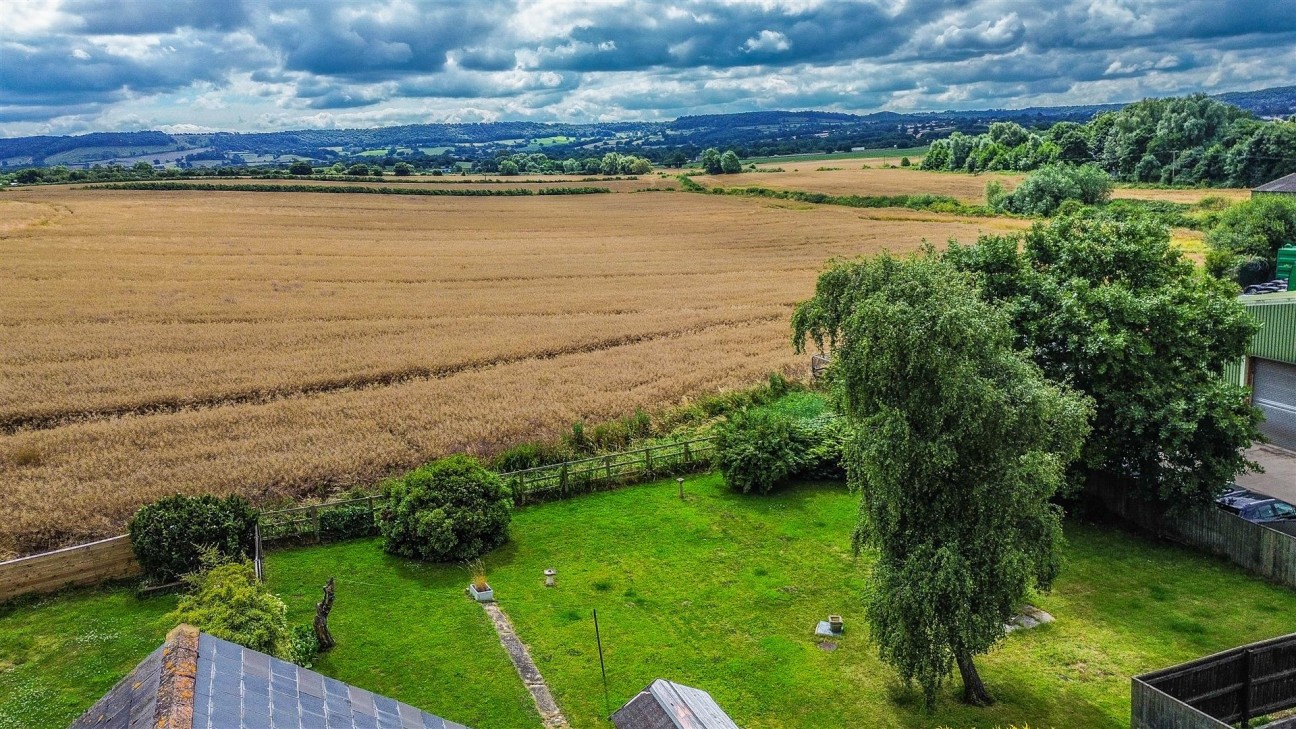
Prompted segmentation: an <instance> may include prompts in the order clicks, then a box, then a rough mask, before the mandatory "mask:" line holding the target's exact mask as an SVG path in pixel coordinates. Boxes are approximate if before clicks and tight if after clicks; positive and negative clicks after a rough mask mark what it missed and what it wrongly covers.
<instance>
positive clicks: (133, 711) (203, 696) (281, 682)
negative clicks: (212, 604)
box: [70, 625, 464, 729]
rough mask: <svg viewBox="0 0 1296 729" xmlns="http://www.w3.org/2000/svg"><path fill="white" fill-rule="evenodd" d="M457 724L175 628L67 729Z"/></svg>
mask: <svg viewBox="0 0 1296 729" xmlns="http://www.w3.org/2000/svg"><path fill="white" fill-rule="evenodd" d="M145 727H147V728H148V729H180V727H183V728H184V729H189V728H190V727H192V729H271V727H273V729H464V727H462V726H461V725H459V724H455V723H454V722H451V721H446V720H445V719H442V718H440V717H438V716H433V715H432V714H429V713H427V712H425V711H421V710H419V709H416V708H414V707H413V706H410V705H409V704H403V703H400V702H399V701H395V700H393V699H389V698H387V697H385V696H379V695H377V694H374V693H371V692H369V691H365V690H364V689H359V688H356V687H355V686H350V685H347V684H345V683H342V682H341V681H338V680H336V679H332V678H328V677H326V676H323V675H321V674H319V673H316V672H314V671H310V670H307V669H305V668H301V667H299V666H295V665H293V664H291V663H288V662H286V661H281V660H279V659H278V658H274V657H272V656H268V655H266V654H264V653H259V652H257V651H254V650H249V649H247V648H244V647H242V646H239V645H236V644H234V643H230V642H229V641H226V640H221V639H220V638H214V637H212V636H210V635H207V634H206V633H200V632H199V631H197V630H196V629H194V628H191V627H189V626H186V625H182V626H180V627H178V628H176V629H175V630H173V631H171V633H170V634H169V635H168V636H167V642H166V643H165V644H163V646H162V647H161V648H158V649H157V650H156V651H154V652H153V653H151V654H150V655H149V657H148V658H145V659H144V660H143V661H142V662H141V663H140V664H139V665H138V666H136V667H135V670H133V671H131V673H130V675H128V676H127V677H126V678H124V679H122V681H121V682H119V683H118V684H117V685H116V686H114V687H113V688H112V690H110V691H109V692H108V693H107V694H106V695H105V696H104V697H103V698H102V699H100V700H99V701H98V702H97V703H96V704H95V705H94V706H93V707H91V708H90V710H89V711H87V712H86V713H85V714H83V715H82V716H81V717H80V718H79V719H77V720H76V721H75V722H73V724H72V726H71V728H70V729H91V728H94V729H144V728H145Z"/></svg>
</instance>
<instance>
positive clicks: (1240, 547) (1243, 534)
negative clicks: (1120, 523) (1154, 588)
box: [1093, 485, 1296, 587]
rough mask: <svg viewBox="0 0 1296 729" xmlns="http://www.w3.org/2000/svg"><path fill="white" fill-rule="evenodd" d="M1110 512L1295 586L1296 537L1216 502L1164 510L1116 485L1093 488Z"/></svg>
mask: <svg viewBox="0 0 1296 729" xmlns="http://www.w3.org/2000/svg"><path fill="white" fill-rule="evenodd" d="M1093 490H1094V493H1095V494H1096V495H1097V496H1098V497H1099V498H1100V499H1101V500H1102V502H1103V504H1104V505H1105V506H1106V507H1107V508H1108V510H1110V511H1111V512H1113V513H1115V514H1117V515H1119V516H1121V517H1123V518H1125V519H1127V520H1128V521H1130V522H1133V523H1134V524H1137V525H1138V526H1140V527H1143V528H1144V529H1147V530H1148V531H1151V532H1153V533H1154V534H1157V535H1159V536H1162V537H1166V538H1169V539H1172V540H1174V541H1177V542H1182V543H1184V544H1188V545H1190V546H1193V547H1197V548H1199V549H1203V550H1206V551H1208V552H1211V553H1213V554H1217V555H1219V556H1221V557H1226V558H1228V559H1230V560H1232V561H1233V562H1234V563H1236V564H1238V565H1241V566H1242V567H1245V568H1246V569H1248V570H1250V571H1252V572H1254V573H1256V574H1258V575H1260V576H1262V577H1267V578H1269V579H1271V580H1274V581H1275V582H1280V583H1282V584H1284V585H1287V586H1288V587H1296V537H1293V536H1292V535H1290V534H1285V533H1283V532H1280V531H1278V530H1276V529H1271V528H1269V527H1267V526H1265V525H1263V524H1254V523H1252V522H1249V521H1247V520H1245V519H1243V518H1241V517H1239V516H1237V515H1235V514H1230V513H1228V512H1227V511H1224V510H1223V509H1219V508H1216V507H1215V506H1214V505H1209V506H1202V507H1198V508H1195V509H1191V510H1189V511H1187V512H1185V513H1182V514H1166V513H1163V512H1162V511H1161V510H1160V509H1159V508H1157V507H1156V506H1155V505H1153V504H1148V503H1145V502H1141V501H1136V500H1134V499H1131V498H1129V497H1128V495H1127V492H1126V491H1125V490H1123V489H1120V488H1119V487H1116V486H1111V485H1101V486H1096V487H1094V489H1093Z"/></svg>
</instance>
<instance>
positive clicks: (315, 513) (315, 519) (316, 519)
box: [307, 506, 320, 544]
mask: <svg viewBox="0 0 1296 729" xmlns="http://www.w3.org/2000/svg"><path fill="white" fill-rule="evenodd" d="M307 513H308V514H309V515H310V520H311V525H312V526H314V527H315V543H316V544H319V543H320V510H319V507H318V506H312V507H311V508H310V511H309V512H307Z"/></svg>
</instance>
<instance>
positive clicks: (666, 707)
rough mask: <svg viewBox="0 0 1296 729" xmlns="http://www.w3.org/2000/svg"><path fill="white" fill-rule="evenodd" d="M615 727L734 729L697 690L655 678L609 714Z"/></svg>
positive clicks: (716, 708)
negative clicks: (623, 704) (614, 711)
mask: <svg viewBox="0 0 1296 729" xmlns="http://www.w3.org/2000/svg"><path fill="white" fill-rule="evenodd" d="M612 723H613V724H614V725H616V728H617V729H738V725H737V724H735V723H734V722H733V719H730V718H729V715H728V714H725V713H724V710H723V709H721V708H720V706H719V705H718V704H716V702H715V699H712V698H711V694H708V693H707V692H705V691H702V690H701V689H695V688H693V687H691V686H685V685H683V684H678V683H674V682H672V681H667V680H666V679H664V678H659V679H657V680H655V681H653V682H652V683H650V684H648V687H647V688H645V689H644V690H643V691H640V692H639V694H638V695H636V696H635V697H634V698H633V699H630V701H628V702H626V705H625V706H622V707H621V708H620V709H617V710H616V713H614V714H613V715H612Z"/></svg>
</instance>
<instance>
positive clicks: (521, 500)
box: [513, 473, 526, 506]
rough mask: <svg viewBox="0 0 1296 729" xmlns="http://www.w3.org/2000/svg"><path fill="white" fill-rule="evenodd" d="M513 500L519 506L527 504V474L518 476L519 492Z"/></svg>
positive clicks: (514, 495)
mask: <svg viewBox="0 0 1296 729" xmlns="http://www.w3.org/2000/svg"><path fill="white" fill-rule="evenodd" d="M513 500H514V501H516V502H517V505H518V506H522V505H523V504H525V503H526V473H519V474H518V475H517V492H516V493H514V494H513Z"/></svg>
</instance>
